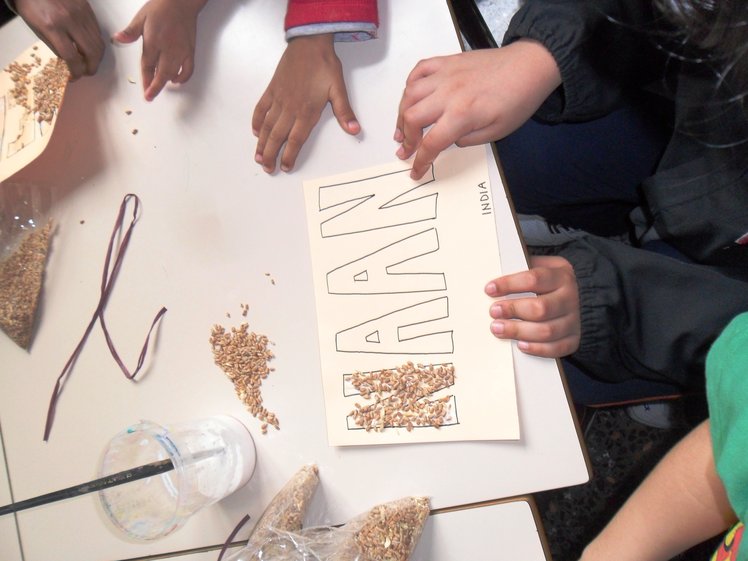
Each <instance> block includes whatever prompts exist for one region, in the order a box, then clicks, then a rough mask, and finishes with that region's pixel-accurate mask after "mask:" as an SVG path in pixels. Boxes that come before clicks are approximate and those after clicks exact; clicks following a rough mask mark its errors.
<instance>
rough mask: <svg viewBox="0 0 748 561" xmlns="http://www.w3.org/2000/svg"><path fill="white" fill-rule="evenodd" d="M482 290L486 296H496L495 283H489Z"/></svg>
mask: <svg viewBox="0 0 748 561" xmlns="http://www.w3.org/2000/svg"><path fill="white" fill-rule="evenodd" d="M483 290H485V291H486V294H488V295H489V296H493V295H494V294H496V283H495V282H489V283H488V284H487V285H486V288H484V289H483Z"/></svg>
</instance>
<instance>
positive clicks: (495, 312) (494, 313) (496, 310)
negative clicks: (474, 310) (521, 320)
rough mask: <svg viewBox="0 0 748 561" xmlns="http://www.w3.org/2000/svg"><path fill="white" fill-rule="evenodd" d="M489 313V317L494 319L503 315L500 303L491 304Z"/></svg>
mask: <svg viewBox="0 0 748 561" xmlns="http://www.w3.org/2000/svg"><path fill="white" fill-rule="evenodd" d="M489 313H490V314H491V317H492V318H494V319H499V318H500V317H502V316H503V315H504V314H503V310H502V309H501V304H498V303H496V304H493V305H492V306H491V310H490V311H489Z"/></svg>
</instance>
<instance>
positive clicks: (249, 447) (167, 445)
mask: <svg viewBox="0 0 748 561" xmlns="http://www.w3.org/2000/svg"><path fill="white" fill-rule="evenodd" d="M165 461H166V462H165ZM168 461H170V462H171V464H172V465H173V466H174V467H173V469H169V467H168ZM156 462H161V465H163V464H164V463H166V464H167V469H168V471H164V472H163V473H159V474H156V475H152V476H149V477H146V478H143V479H138V480H135V481H130V482H128V483H124V484H122V485H118V486H115V487H110V488H108V489H104V490H102V491H100V492H99V498H100V499H101V504H102V505H103V507H104V512H105V513H106V514H107V516H108V517H109V519H110V520H111V521H112V522H113V523H114V525H115V526H116V527H117V528H118V529H119V530H121V531H122V532H124V534H125V536H126V537H128V538H131V539H134V540H139V541H144V540H155V539H158V538H162V537H164V536H167V535H169V534H171V533H172V532H174V531H175V530H177V529H178V528H181V527H182V526H183V525H184V524H185V522H187V520H188V519H189V517H190V516H192V515H193V514H194V513H196V512H197V511H199V510H200V509H202V508H204V507H206V506H208V505H211V504H214V503H216V502H218V501H219V500H221V499H222V498H224V497H226V496H228V495H230V494H231V493H233V492H234V491H236V490H237V489H239V488H240V487H242V486H243V485H244V484H246V483H247V481H249V478H250V477H251V476H252V472H253V470H254V466H255V447H254V442H253V440H252V437H251V435H250V434H249V431H248V430H247V428H246V427H245V426H244V425H243V424H242V423H241V422H239V421H238V420H237V419H235V418H234V417H229V416H223V415H221V416H216V417H210V418H207V419H200V420H197V421H190V422H184V423H175V424H172V425H164V426H161V425H158V424H156V423H153V422H151V421H140V422H139V423H137V424H135V425H132V426H130V427H128V428H127V429H125V430H124V431H122V432H121V433H119V434H117V435H116V436H115V437H114V438H112V440H111V441H110V442H109V444H108V446H107V447H106V449H105V450H104V453H103V455H102V458H101V465H100V470H99V472H100V477H106V476H110V475H113V474H115V473H120V472H123V471H126V470H132V469H134V468H139V467H140V466H144V465H149V464H155V463H156Z"/></svg>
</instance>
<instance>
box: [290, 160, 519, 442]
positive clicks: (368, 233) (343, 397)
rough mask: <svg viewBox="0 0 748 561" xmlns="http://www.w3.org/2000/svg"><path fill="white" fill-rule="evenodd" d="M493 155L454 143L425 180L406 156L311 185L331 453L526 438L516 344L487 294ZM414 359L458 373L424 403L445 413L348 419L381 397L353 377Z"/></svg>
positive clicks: (493, 272)
mask: <svg viewBox="0 0 748 561" xmlns="http://www.w3.org/2000/svg"><path fill="white" fill-rule="evenodd" d="M486 158H487V156H486V150H485V147H483V146H477V147H470V148H461V149H458V148H452V149H450V150H447V151H445V152H443V153H442V155H441V156H440V157H439V158H438V159H437V161H436V162H435V163H434V165H433V166H432V169H431V171H430V172H429V173H428V174H427V175H426V176H425V177H424V178H423V179H421V180H420V181H414V180H412V179H410V176H409V172H410V167H409V166H408V164H407V163H405V162H400V161H397V162H395V163H392V164H389V165H385V166H380V167H377V168H372V169H365V170H359V171H356V172H352V173H347V174H343V175H339V176H335V177H328V178H322V179H317V180H312V181H306V182H304V194H305V199H306V211H307V223H308V228H309V242H310V251H311V258H312V274H313V277H314V290H315V301H316V307H317V328H318V335H319V344H320V361H321V370H322V383H323V389H324V396H325V409H326V415H327V429H328V441H329V444H330V445H331V446H341V445H364V444H388V443H406V442H436V441H456V440H515V439H518V438H519V419H518V413H517V401H516V390H515V385H514V365H513V362H512V355H511V346H510V344H509V343H508V342H506V341H500V340H498V339H496V338H495V337H494V336H493V335H492V334H491V333H490V331H489V323H490V316H489V315H488V309H489V306H490V304H491V299H490V298H489V297H488V296H486V295H485V293H484V292H483V287H484V286H485V284H486V283H487V282H488V281H489V280H491V279H493V278H495V277H497V276H499V275H500V274H501V263H500V259H499V257H500V256H499V245H498V239H497V234H496V223H495V217H494V205H495V204H508V201H507V200H506V199H505V198H502V199H501V200H499V201H494V200H493V197H492V194H491V190H490V187H489V179H488V166H487V160H486ZM409 362H410V363H412V365H413V368H416V369H417V368H418V367H419V365H421V366H422V367H423V368H424V369H428V368H429V367H430V366H431V365H433V366H434V367H442V368H445V367H449V368H452V367H453V371H454V375H453V378H454V380H453V382H449V383H443V384H439V383H436V385H434V386H433V387H430V388H427V389H426V390H425V391H424V393H423V394H422V395H419V396H418V399H417V400H416V401H418V402H419V403H418V405H419V406H420V407H421V408H424V407H425V408H428V407H429V405H430V404H435V403H436V402H437V401H439V402H441V403H443V404H444V406H446V407H447V409H448V415H447V417H446V418H444V420H443V421H442V422H441V424H440V426H439V427H438V428H434V427H433V426H418V425H417V424H416V425H415V426H410V427H408V426H405V425H404V424H403V425H400V426H394V425H389V426H385V428H384V429H383V430H368V431H367V430H362V426H360V425H357V424H356V423H355V422H353V421H352V417H351V413H352V412H353V411H354V410H355V409H361V408H365V407H367V406H369V407H370V406H372V404H373V403H375V401H376V398H375V397H374V396H370V398H369V399H365V398H364V396H362V395H359V392H358V391H357V390H356V388H354V387H353V386H352V384H351V379H352V376H354V375H358V376H360V375H361V374H367V373H381V372H382V371H383V370H394V369H397V368H398V367H401V366H403V365H407V364H408V363H409ZM356 373H358V374H356ZM388 396H389V397H388ZM391 398H392V396H390V395H389V394H388V393H387V392H384V397H381V396H380V399H382V403H383V404H385V405H386V403H385V401H386V400H387V399H391ZM357 404H358V405H357ZM458 404H459V412H458V409H457V405H458ZM440 407H441V406H440ZM380 409H381V408H380ZM381 413H382V415H383V417H382V418H384V412H383V411H382V412H381ZM377 428H381V427H377Z"/></svg>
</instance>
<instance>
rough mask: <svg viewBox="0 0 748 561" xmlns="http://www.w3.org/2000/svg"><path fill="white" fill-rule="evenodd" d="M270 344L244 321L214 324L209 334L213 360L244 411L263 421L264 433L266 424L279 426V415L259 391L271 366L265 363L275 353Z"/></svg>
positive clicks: (277, 427) (270, 370)
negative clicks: (267, 406)
mask: <svg viewBox="0 0 748 561" xmlns="http://www.w3.org/2000/svg"><path fill="white" fill-rule="evenodd" d="M270 344H271V342H270V340H269V339H268V338H267V336H265V335H262V334H258V333H255V332H253V331H250V330H249V324H247V323H246V322H245V323H242V324H241V325H239V326H238V327H231V328H229V329H227V328H226V327H224V326H222V325H218V324H216V325H214V326H213V329H212V330H211V334H210V345H211V349H212V350H213V360H214V362H215V363H216V365H218V366H219V367H220V368H221V370H223V372H224V374H226V376H227V377H228V378H229V379H230V380H231V382H232V383H233V384H234V391H235V392H236V395H237V397H238V398H239V399H240V400H241V401H242V403H243V404H244V405H245V407H246V408H247V411H249V412H250V413H251V414H252V416H254V417H255V418H256V419H258V420H259V421H260V422H261V423H262V424H263V425H265V426H264V428H263V427H262V426H261V430H262V432H263V434H265V433H266V432H267V425H272V426H273V427H275V428H276V430H280V422H279V421H278V417H277V416H276V415H275V413H272V412H270V411H268V409H267V408H266V407H265V405H264V404H263V398H262V393H261V388H262V381H263V380H264V379H265V378H267V377H268V376H269V375H270V373H271V372H273V370H274V369H273V368H272V367H270V366H268V362H269V361H270V360H272V359H273V358H274V357H275V355H274V354H273V352H272V351H271V350H270V349H269V348H268V345H270Z"/></svg>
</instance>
